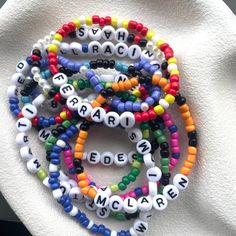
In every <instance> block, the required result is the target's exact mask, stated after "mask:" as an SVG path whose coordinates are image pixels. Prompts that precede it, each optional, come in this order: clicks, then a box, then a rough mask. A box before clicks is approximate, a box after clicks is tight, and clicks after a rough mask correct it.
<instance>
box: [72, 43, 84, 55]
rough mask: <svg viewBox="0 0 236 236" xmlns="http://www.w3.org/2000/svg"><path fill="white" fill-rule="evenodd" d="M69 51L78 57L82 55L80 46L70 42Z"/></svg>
mask: <svg viewBox="0 0 236 236" xmlns="http://www.w3.org/2000/svg"><path fill="white" fill-rule="evenodd" d="M70 50H71V52H72V54H74V55H80V54H81V53H82V45H81V44H80V43H77V42H72V43H71V44H70Z"/></svg>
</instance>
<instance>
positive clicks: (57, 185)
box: [51, 183, 60, 190]
mask: <svg viewBox="0 0 236 236" xmlns="http://www.w3.org/2000/svg"><path fill="white" fill-rule="evenodd" d="M58 188H60V184H59V183H53V184H51V189H52V190H55V189H58Z"/></svg>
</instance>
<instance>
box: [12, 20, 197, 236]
mask: <svg viewBox="0 0 236 236" xmlns="http://www.w3.org/2000/svg"><path fill="white" fill-rule="evenodd" d="M65 38H67V40H66V42H64V39H65ZM67 55H70V57H68V56H67ZM71 58H72V59H71ZM118 58H119V61H118V60H117V59H118ZM121 58H122V59H123V58H126V63H124V62H121V61H120V60H121ZM127 63H129V64H127ZM176 63H177V60H176V58H175V57H174V52H173V50H172V48H171V47H170V46H169V44H167V43H166V42H165V41H164V40H162V39H160V38H159V37H158V36H157V35H155V34H154V33H153V31H151V30H149V29H148V28H147V27H145V26H144V25H143V24H142V23H138V22H136V21H133V20H130V21H127V20H118V19H117V18H111V17H109V16H107V17H99V16H97V15H95V16H92V17H83V16H81V17H79V18H78V19H75V20H73V21H71V22H69V23H68V24H64V25H63V26H62V27H61V28H60V29H59V30H57V31H56V32H51V33H50V34H49V35H47V36H46V37H45V38H44V39H40V40H39V41H38V42H37V43H36V44H34V45H33V50H32V51H31V55H30V56H29V57H27V58H26V60H22V61H20V62H19V63H18V64H17V66H16V72H15V73H14V74H13V75H12V77H11V81H12V84H13V85H11V86H9V88H8V98H9V108H10V111H11V112H12V113H13V114H14V115H15V116H16V117H17V122H16V128H17V130H18V134H17V136H16V143H17V144H18V146H19V149H20V156H21V158H22V160H23V161H25V162H26V166H27V169H28V171H29V172H30V173H32V174H36V175H37V177H38V178H39V179H40V181H42V183H43V185H44V186H46V187H47V188H48V189H50V190H51V191H52V195H53V197H54V198H55V199H56V200H57V202H58V203H59V204H60V205H62V207H63V208H64V210H65V212H66V213H68V214H69V215H70V216H72V217H73V218H74V219H75V220H77V221H78V222H79V223H80V225H81V226H82V227H84V228H86V229H88V230H89V231H90V232H91V233H94V234H99V235H104V236H130V235H132V236H135V235H141V234H144V233H146V231H147V230H148V221H149V219H150V218H151V216H152V214H153V211H152V209H155V210H157V211H161V210H164V209H165V208H166V207H167V205H168V201H173V200H175V199H176V198H177V197H178V196H179V191H180V190H183V189H186V187H187V186H188V182H189V180H188V177H187V176H188V175H189V174H190V171H191V168H192V167H193V165H194V163H195V160H196V154H197V148H196V146H197V133H196V128H195V124H194V121H193V118H192V115H191V113H190V109H189V106H188V105H187V103H186V99H185V98H184V97H183V96H182V95H181V94H180V93H179V71H178V67H177V64H176ZM101 68H102V69H101ZM89 91H91V93H89ZM85 92H87V94H89V95H88V96H87V97H85V96H84V94H85ZM174 102H176V103H177V105H178V106H179V110H180V112H181V116H182V118H183V121H184V124H185V129H186V132H187V137H188V140H189V141H188V148H187V153H188V154H187V157H186V159H185V160H184V162H183V163H184V164H183V166H182V168H181V169H180V173H178V174H176V175H174V177H173V178H172V173H173V171H174V169H175V167H176V164H177V163H178V160H179V159H180V157H181V154H180V147H179V137H180V134H179V131H178V128H177V126H176V125H175V123H174V121H173V119H172V117H171V115H170V114H169V112H168V111H167V109H168V108H169V106H170V105H171V104H173V103H174ZM42 107H43V110H44V111H45V110H48V111H49V112H50V113H53V114H54V115H51V116H50V117H45V116H43V115H39V112H40V111H41V110H42ZM97 125H106V126H107V127H109V128H113V129H114V130H117V129H121V130H123V131H125V132H127V136H128V139H129V141H130V142H132V143H133V144H134V147H135V148H134V149H135V150H131V151H130V152H129V153H128V154H126V153H124V152H117V153H112V152H110V151H109V150H108V151H104V152H103V153H100V152H98V151H97V150H85V143H86V140H87V138H88V134H89V130H90V128H92V126H97ZM32 127H35V129H36V130H37V131H38V137H39V139H40V140H41V141H42V142H43V143H44V147H45V157H46V159H47V161H48V162H49V165H48V172H47V171H46V170H44V169H43V168H42V167H41V164H40V160H39V158H36V157H35V156H34V155H33V153H32V151H31V148H30V147H29V138H28V132H29V130H30V129H31V128H32ZM166 130H168V133H166ZM76 136H77V137H76ZM168 136H169V141H168ZM74 137H76V142H75V144H73V138H74ZM120 142H122V141H121V140H120ZM157 149H160V150H159V151H157ZM60 157H63V158H62V159H61V158H60ZM159 158H160V160H156V159H159ZM62 160H63V162H64V163H65V166H66V168H67V170H62V169H61V161H62ZM84 162H88V163H89V164H92V165H96V164H99V163H101V164H102V165H103V168H104V166H107V167H108V168H109V166H111V165H112V164H113V163H114V164H115V165H116V166H118V167H123V166H125V165H126V164H129V165H131V169H130V172H129V173H128V174H127V175H125V176H123V177H122V178H121V180H120V181H119V182H118V183H111V184H109V185H108V186H104V185H102V184H101V183H95V182H94V181H93V180H92V176H91V175H90V174H89V173H87V171H86V170H85V167H84V165H83V163H84ZM158 163H160V167H158ZM142 166H144V167H145V168H146V170H145V173H146V178H147V183H146V184H145V185H143V186H140V187H136V188H135V189H134V190H129V191H128V190H127V188H128V185H129V184H130V183H131V182H135V181H136V178H137V176H138V175H139V174H140V172H141V167H142ZM124 191H125V192H124ZM81 203H85V206H86V208H87V209H89V210H91V211H96V214H97V216H98V217H99V218H106V217H109V216H112V217H115V218H116V219H118V220H129V219H135V221H134V223H133V225H132V226H131V227H130V229H126V230H121V231H119V232H118V231H114V230H111V229H109V227H108V226H105V225H103V224H95V223H94V222H93V221H92V220H90V219H88V217H87V216H86V215H85V213H83V212H81V211H80V210H79V208H78V204H81Z"/></svg>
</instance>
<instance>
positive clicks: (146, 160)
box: [143, 153, 155, 168]
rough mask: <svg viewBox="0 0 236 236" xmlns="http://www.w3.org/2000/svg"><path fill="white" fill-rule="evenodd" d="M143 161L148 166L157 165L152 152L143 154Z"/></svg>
mask: <svg viewBox="0 0 236 236" xmlns="http://www.w3.org/2000/svg"><path fill="white" fill-rule="evenodd" d="M143 161H144V164H145V166H146V167H147V168H151V167H154V166H155V161H154V160H153V158H152V154H151V153H148V154H145V155H143Z"/></svg>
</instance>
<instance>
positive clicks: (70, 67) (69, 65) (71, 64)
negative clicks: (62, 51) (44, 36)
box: [67, 62, 75, 71]
mask: <svg viewBox="0 0 236 236" xmlns="http://www.w3.org/2000/svg"><path fill="white" fill-rule="evenodd" d="M67 68H68V69H69V70H72V71H75V63H74V62H69V63H68V64H67Z"/></svg>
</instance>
